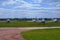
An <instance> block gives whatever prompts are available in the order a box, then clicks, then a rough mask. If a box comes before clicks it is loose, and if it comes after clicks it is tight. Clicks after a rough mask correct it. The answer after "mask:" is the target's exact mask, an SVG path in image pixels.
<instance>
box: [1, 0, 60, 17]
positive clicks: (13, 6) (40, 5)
mask: <svg viewBox="0 0 60 40" xmlns="http://www.w3.org/2000/svg"><path fill="white" fill-rule="evenodd" d="M35 17H39V18H60V0H0V18H35Z"/></svg>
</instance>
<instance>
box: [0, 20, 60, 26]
mask: <svg viewBox="0 0 60 40" xmlns="http://www.w3.org/2000/svg"><path fill="white" fill-rule="evenodd" d="M44 26H47V27H51V26H60V22H58V23H54V22H50V23H46V24H43V23H39V22H27V21H11V22H10V23H7V22H6V21H0V27H44Z"/></svg>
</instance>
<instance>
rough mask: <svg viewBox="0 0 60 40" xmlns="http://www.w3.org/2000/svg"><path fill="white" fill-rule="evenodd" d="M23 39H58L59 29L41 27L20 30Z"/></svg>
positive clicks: (59, 38)
mask: <svg viewBox="0 0 60 40" xmlns="http://www.w3.org/2000/svg"><path fill="white" fill-rule="evenodd" d="M21 34H22V36H23V37H24V38H25V40H60V29H41V30H31V31H27V32H22V33H21Z"/></svg>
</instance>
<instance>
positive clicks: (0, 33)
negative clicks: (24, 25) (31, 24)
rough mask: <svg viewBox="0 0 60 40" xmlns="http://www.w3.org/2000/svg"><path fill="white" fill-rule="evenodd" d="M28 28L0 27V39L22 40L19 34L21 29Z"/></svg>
mask: <svg viewBox="0 0 60 40" xmlns="http://www.w3.org/2000/svg"><path fill="white" fill-rule="evenodd" d="M27 30H28V29H16V28H13V29H8V28H7V29H0V40H24V38H23V37H22V36H21V34H20V33H21V32H22V31H27Z"/></svg>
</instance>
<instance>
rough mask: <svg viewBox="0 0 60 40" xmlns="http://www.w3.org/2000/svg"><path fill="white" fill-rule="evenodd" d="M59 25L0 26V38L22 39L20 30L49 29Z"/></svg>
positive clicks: (4, 39) (2, 39) (5, 39)
mask: <svg viewBox="0 0 60 40" xmlns="http://www.w3.org/2000/svg"><path fill="white" fill-rule="evenodd" d="M50 28H60V27H28V28H27V27H25V28H0V40H24V38H23V37H22V36H21V34H20V33H21V32H22V31H28V30H32V29H50Z"/></svg>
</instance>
